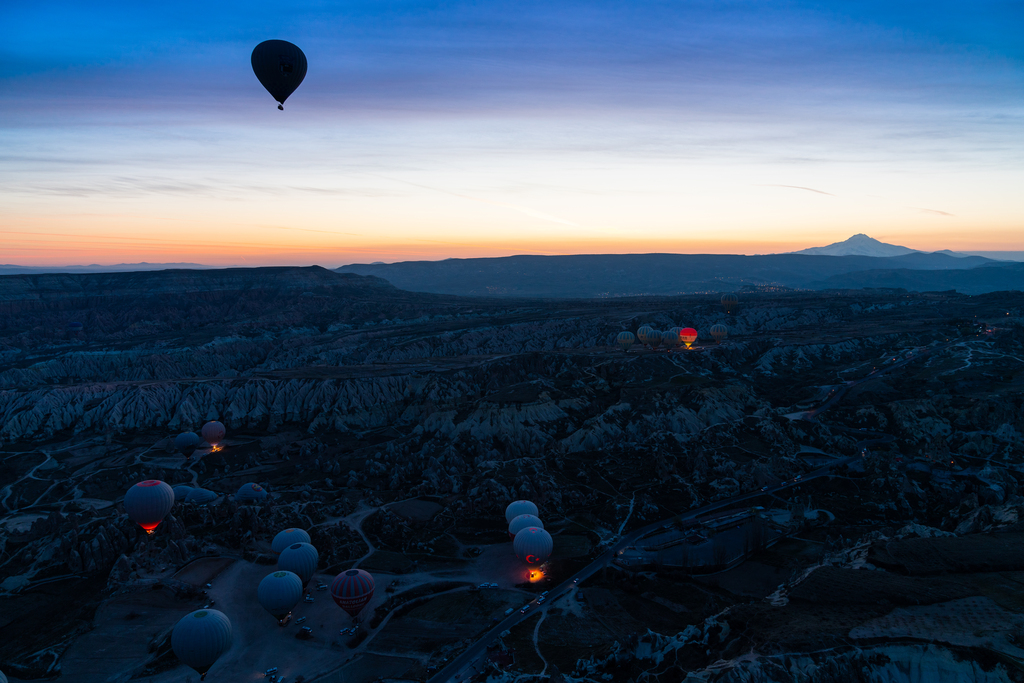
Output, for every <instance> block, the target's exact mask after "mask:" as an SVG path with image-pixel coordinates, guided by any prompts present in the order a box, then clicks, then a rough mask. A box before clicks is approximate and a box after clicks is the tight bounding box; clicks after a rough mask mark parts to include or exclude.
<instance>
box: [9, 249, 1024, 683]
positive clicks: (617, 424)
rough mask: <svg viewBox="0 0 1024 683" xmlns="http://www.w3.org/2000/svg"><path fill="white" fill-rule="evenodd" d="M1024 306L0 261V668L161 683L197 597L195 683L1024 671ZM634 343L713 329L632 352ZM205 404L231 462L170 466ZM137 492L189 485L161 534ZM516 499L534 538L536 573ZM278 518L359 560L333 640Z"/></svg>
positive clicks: (217, 449)
mask: <svg viewBox="0 0 1024 683" xmlns="http://www.w3.org/2000/svg"><path fill="white" fill-rule="evenodd" d="M1022 308H1024V294H1022V293H1021V292H1017V291H1014V292H994V293H988V294H979V295H975V296H969V295H965V294H958V293H956V292H952V291H949V292H921V293H916V292H906V291H904V290H895V289H841V290H839V289H833V290H823V291H804V290H785V289H783V288H779V287H773V286H759V287H753V286H752V287H748V288H746V289H744V290H742V291H741V292H740V293H739V303H738V305H736V306H735V307H733V308H732V309H731V310H728V311H727V310H726V308H725V307H723V305H722V304H721V302H720V298H719V295H718V294H715V295H696V294H695V295H687V296H675V297H654V296H646V297H620V298H607V299H514V298H500V297H493V296H492V297H488V298H473V297H455V296H449V295H442V294H425V293H416V292H409V291H404V290H400V289H397V288H395V287H393V286H392V285H391V284H389V283H388V282H387V281H385V280H382V279H380V278H377V277H369V276H361V275H356V274H351V273H338V272H333V271H329V270H325V269H322V268H316V267H312V268H262V269H227V270H207V271H186V270H170V271H156V272H146V273H107V274H76V275H9V276H0V515H2V516H0V662H2V665H0V669H2V670H3V671H4V673H5V674H7V676H8V677H9V678H10V679H11V680H14V681H22V680H24V681H28V680H42V679H54V678H57V679H61V680H63V679H67V680H72V681H75V682H76V683H92V682H93V681H95V682H96V683H99V682H101V681H128V680H139V681H149V682H152V683H162V682H165V681H182V680H185V679H186V677H187V676H188V675H189V674H190V670H188V669H186V668H185V667H184V666H182V665H181V664H180V663H179V662H178V661H177V659H175V657H174V655H173V654H172V653H171V652H170V644H169V636H170V632H171V628H172V627H173V626H174V624H175V622H176V621H177V620H178V619H179V618H180V617H182V616H183V615H185V614H187V613H188V612H190V611H192V610H195V609H198V608H200V607H202V606H204V605H213V604H214V602H215V603H216V605H217V609H221V610H223V611H224V612H225V613H226V614H228V616H230V617H231V619H232V623H233V624H234V641H233V645H232V647H231V650H229V651H228V652H227V653H226V654H225V655H224V656H223V657H222V659H221V661H220V662H219V663H218V664H217V665H216V666H215V667H214V668H213V669H212V670H211V672H210V674H209V676H208V677H207V680H211V681H214V680H220V681H235V680H249V679H252V677H253V676H255V675H256V674H257V673H259V674H262V672H263V671H264V670H267V669H270V668H273V667H277V668H279V669H280V675H285V676H287V680H288V681H296V682H298V681H307V682H309V681H322V682H324V683H333V682H335V681H338V682H340V681H347V682H349V681H367V682H369V681H374V680H409V681H427V680H429V681H431V682H432V683H440V681H447V680H465V679H467V678H471V677H476V678H477V679H479V680H485V679H486V680H491V681H509V682H511V681H519V680H523V681H526V680H544V679H551V680H565V681H605V680H623V681H625V680H631V681H632V680H636V681H659V682H665V683H667V682H669V681H683V680H690V681H698V680H699V681H721V682H723V683H726V682H728V683H732V682H734V681H735V682H737V683H738V682H741V681H743V682H761V681H765V682H768V681H780V682H785V683H788V682H789V681H813V682H815V683H819V682H820V683H825V682H831V681H894V682H895V681H899V682H903V681H908V682H915V683H916V682H917V681H922V682H923V681H958V680H973V681H1021V680H1024V669H1022V662H1024V551H1022V550H1021V547H1022V543H1021V541H1022V539H1024V488H1022V487H1024V318H1022V317H1021V316H1022V313H1021V311H1022ZM644 325H649V326H651V327H652V328H654V329H656V330H669V329H670V328H673V327H675V326H680V327H692V328H694V329H695V330H696V331H697V334H698V338H697V341H696V342H695V343H694V345H693V347H692V348H684V347H682V346H679V345H675V346H668V347H666V346H665V345H664V344H660V343H655V344H643V343H640V341H639V340H638V341H636V343H634V344H632V345H629V346H627V347H626V348H621V347H620V346H618V345H617V338H618V336H619V335H620V333H622V332H631V333H636V332H637V330H638V329H639V328H641V327H642V326H644ZM714 325H724V326H725V327H726V328H727V330H728V336H727V337H726V338H725V339H724V340H721V341H720V343H716V341H715V340H714V339H713V338H712V336H711V333H710V330H711V327H712V326H714ZM210 421H219V422H220V423H222V424H223V425H224V427H225V428H226V437H225V438H224V440H223V441H222V442H221V443H220V444H213V445H211V444H207V443H203V444H202V445H200V446H199V447H198V448H197V449H196V450H195V452H194V453H192V454H191V457H185V456H184V455H183V454H181V453H180V452H179V451H178V450H176V447H175V437H176V435H178V434H180V433H183V432H197V433H198V432H199V431H200V430H201V429H202V427H203V426H204V424H206V423H207V422H210ZM150 479H158V480H162V481H164V482H166V483H167V484H169V485H170V486H172V487H177V486H186V487H189V488H190V489H202V490H205V491H208V492H212V493H211V494H210V495H211V499H210V500H205V502H200V501H199V500H194V501H191V502H190V500H189V498H184V499H182V500H177V501H176V502H175V505H174V507H173V509H172V511H171V513H170V515H169V516H168V517H167V519H166V520H165V521H164V523H163V524H161V526H160V527H159V528H158V529H157V531H156V533H154V534H152V535H147V534H145V533H143V531H142V530H141V529H140V528H139V527H138V526H137V525H135V524H134V523H133V522H132V521H131V520H129V518H128V516H127V515H126V512H125V507H124V499H125V494H126V492H127V491H128V489H129V488H131V487H132V485H133V484H135V483H136V482H139V481H142V480H150ZM249 483H255V484H257V485H258V486H259V487H261V488H262V489H263V490H265V491H267V492H268V493H269V496H267V497H266V498H264V499H262V500H261V501H259V502H256V503H254V502H252V501H247V500H244V499H242V497H241V496H240V495H239V492H240V487H242V488H244V485H247V484H249ZM517 499H527V500H530V501H533V502H534V503H535V504H536V506H537V507H538V508H539V513H538V514H539V516H540V517H541V518H542V519H543V520H544V523H545V529H546V530H547V531H548V532H550V534H551V537H552V538H553V542H554V549H553V553H552V554H551V558H550V559H549V560H548V561H547V562H546V563H545V564H544V565H543V567H542V568H541V569H540V570H538V571H537V572H536V574H537V575H536V576H535V572H534V570H533V569H532V568H528V567H526V566H525V565H523V563H522V562H520V561H519V560H518V559H517V558H516V556H515V555H514V554H513V551H512V543H511V541H510V539H509V534H508V533H507V522H506V520H505V518H504V517H502V515H503V514H504V512H505V509H506V506H507V505H508V504H509V503H511V502H512V501H514V500H517ZM288 527H298V528H302V529H304V530H306V531H307V532H308V534H309V536H310V539H311V540H310V543H311V544H312V545H314V546H315V547H316V548H317V550H318V551H319V558H318V564H317V567H316V571H317V576H318V577H319V578H318V580H323V581H327V582H329V581H330V579H331V577H333V576H334V575H335V574H338V573H340V572H343V571H345V570H348V569H351V568H359V569H363V570H365V571H367V572H370V573H371V574H372V575H373V576H374V579H375V582H376V586H377V590H376V592H375V593H374V595H373V599H372V601H371V602H369V604H368V605H367V606H366V607H365V609H364V611H363V612H362V613H361V616H360V619H361V621H360V622H358V623H356V626H355V627H352V633H348V634H345V635H342V634H341V632H340V631H339V629H341V631H345V630H347V629H348V628H349V627H350V626H352V623H354V622H350V620H349V619H348V617H344V618H342V613H341V611H340V610H337V609H336V608H335V607H334V605H332V604H330V600H328V599H327V597H328V596H327V595H326V594H323V593H319V592H316V591H313V592H312V593H311V594H310V597H311V598H315V599H316V602H315V603H313V602H312V600H310V601H307V603H305V604H300V605H299V607H297V608H296V612H295V613H296V615H299V614H301V615H303V618H305V617H308V618H309V621H308V624H309V626H310V627H311V633H312V635H311V636H309V637H298V638H297V637H293V636H295V635H296V633H293V631H296V629H295V627H294V626H288V627H284V628H283V629H282V628H281V627H279V626H277V625H276V623H273V621H272V620H271V619H270V617H269V616H267V615H266V614H264V613H262V612H261V611H260V609H259V605H258V604H256V597H255V596H256V584H258V583H259V579H260V578H261V577H262V576H263V575H265V574H266V573H267V572H269V571H271V570H272V568H273V564H274V563H275V562H276V557H275V555H274V553H273V552H272V550H271V547H270V542H271V539H273V538H274V536H275V534H276V533H277V532H279V531H281V530H282V529H285V528H288ZM574 580H575V581H574ZM544 591H550V592H551V595H550V596H548V595H546V594H545V595H542V593H543V592H544ZM321 596H323V597H321ZM538 598H546V599H547V600H546V601H545V600H540V601H539V602H537V601H536V599H538ZM524 602H525V603H527V605H534V607H533V608H532V610H527V611H522V612H519V611H518V610H520V607H521V606H522V605H523V603H524ZM253 605H255V608H254V607H253ZM513 609H514V610H516V613H515V614H516V616H515V619H516V621H515V623H511V622H509V621H508V620H509V619H511V617H509V614H510V613H512V611H513ZM303 610H305V611H303ZM506 622H508V624H507V626H508V627H507V628H506V627H505V626H506ZM342 627H345V628H342ZM357 629H358V630H357ZM492 631H497V632H496V633H492ZM335 634H338V635H335ZM474 648H479V653H477V650H474ZM453 667H454V668H453ZM275 675H278V674H275Z"/></svg>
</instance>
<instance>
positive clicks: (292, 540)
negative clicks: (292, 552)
mask: <svg viewBox="0 0 1024 683" xmlns="http://www.w3.org/2000/svg"><path fill="white" fill-rule="evenodd" d="M296 543H309V534H307V533H306V531H305V529H285V530H284V531H280V532H278V534H277V536H274V540H273V541H272V542H271V543H270V549H271V550H273V551H274V552H275V553H278V554H280V553H281V551H282V550H284V549H285V548H287V547H288V546H290V545H294V544H296Z"/></svg>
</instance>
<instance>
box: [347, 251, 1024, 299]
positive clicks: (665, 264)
mask: <svg viewBox="0 0 1024 683" xmlns="http://www.w3.org/2000/svg"><path fill="white" fill-rule="evenodd" d="M338 271H339V272H342V273H355V274H358V275H373V276H376V277H380V278H383V279H385V280H387V281H388V282H390V283H392V284H393V285H395V286H396V287H400V288H402V289H408V290H412V291H417V292H433V293H437V294H456V295H464V296H529V297H556V298H572V297H620V296H650V295H657V296H675V295H680V294H702V293H707V294H710V293H713V292H723V291H733V290H736V289H740V288H741V287H748V288H759V287H760V288H765V287H767V288H773V289H780V288H792V289H797V288H799V289H815V290H828V289H861V288H864V287H885V288H902V289H906V290H911V291H941V290H950V289H956V290H957V291H959V292H961V293H964V294H983V293H986V292H995V291H1004V290H1011V289H1016V290H1019V289H1022V288H1024V265H1022V264H1020V263H1014V262H1006V261H993V260H991V259H986V258H983V257H981V256H951V255H949V254H944V253H941V252H935V253H923V252H914V253H911V254H905V255H902V256H890V257H875V256H856V255H849V256H821V255H807V254H766V255H759V256H740V255H731V254H594V255H575V256H508V257H503V258H476V259H446V260H444V261H405V262H400V263H390V264H385V263H379V264H377V263H375V264H353V265H349V266H342V267H341V268H339V269H338Z"/></svg>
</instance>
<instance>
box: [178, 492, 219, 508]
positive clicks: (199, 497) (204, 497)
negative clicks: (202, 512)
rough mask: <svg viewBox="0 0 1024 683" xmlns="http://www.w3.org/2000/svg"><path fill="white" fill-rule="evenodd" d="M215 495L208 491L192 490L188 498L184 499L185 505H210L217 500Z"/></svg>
mask: <svg viewBox="0 0 1024 683" xmlns="http://www.w3.org/2000/svg"><path fill="white" fill-rule="evenodd" d="M217 497H218V496H217V494H216V493H214V492H213V491H211V490H210V489H192V492H191V493H190V494H188V498H186V499H185V502H186V503H195V504H196V505H205V504H206V503H212V502H213V501H215V500H217Z"/></svg>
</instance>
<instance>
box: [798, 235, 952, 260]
mask: <svg viewBox="0 0 1024 683" xmlns="http://www.w3.org/2000/svg"><path fill="white" fill-rule="evenodd" d="M790 253H793V254H806V255H808V256H877V257H879V258H887V257H890V256H906V255H907V254H916V253H922V252H919V251H918V250H917V249H911V248H910V247H901V246H899V245H896V244H886V243H885V242H880V241H878V240H876V239H875V238H873V237H868V236H867V235H865V234H863V233H858V234H856V235H854V236H853V237H851V238H849V239H846V240H843V241H842V242H833V243H832V244H829V245H826V246H824V247H811V248H809V249H801V250H800V251H794V252H790ZM935 253H944V254H947V255H950V256H959V254H956V253H955V252H951V251H949V250H948V249H946V250H944V251H942V252H935Z"/></svg>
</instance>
